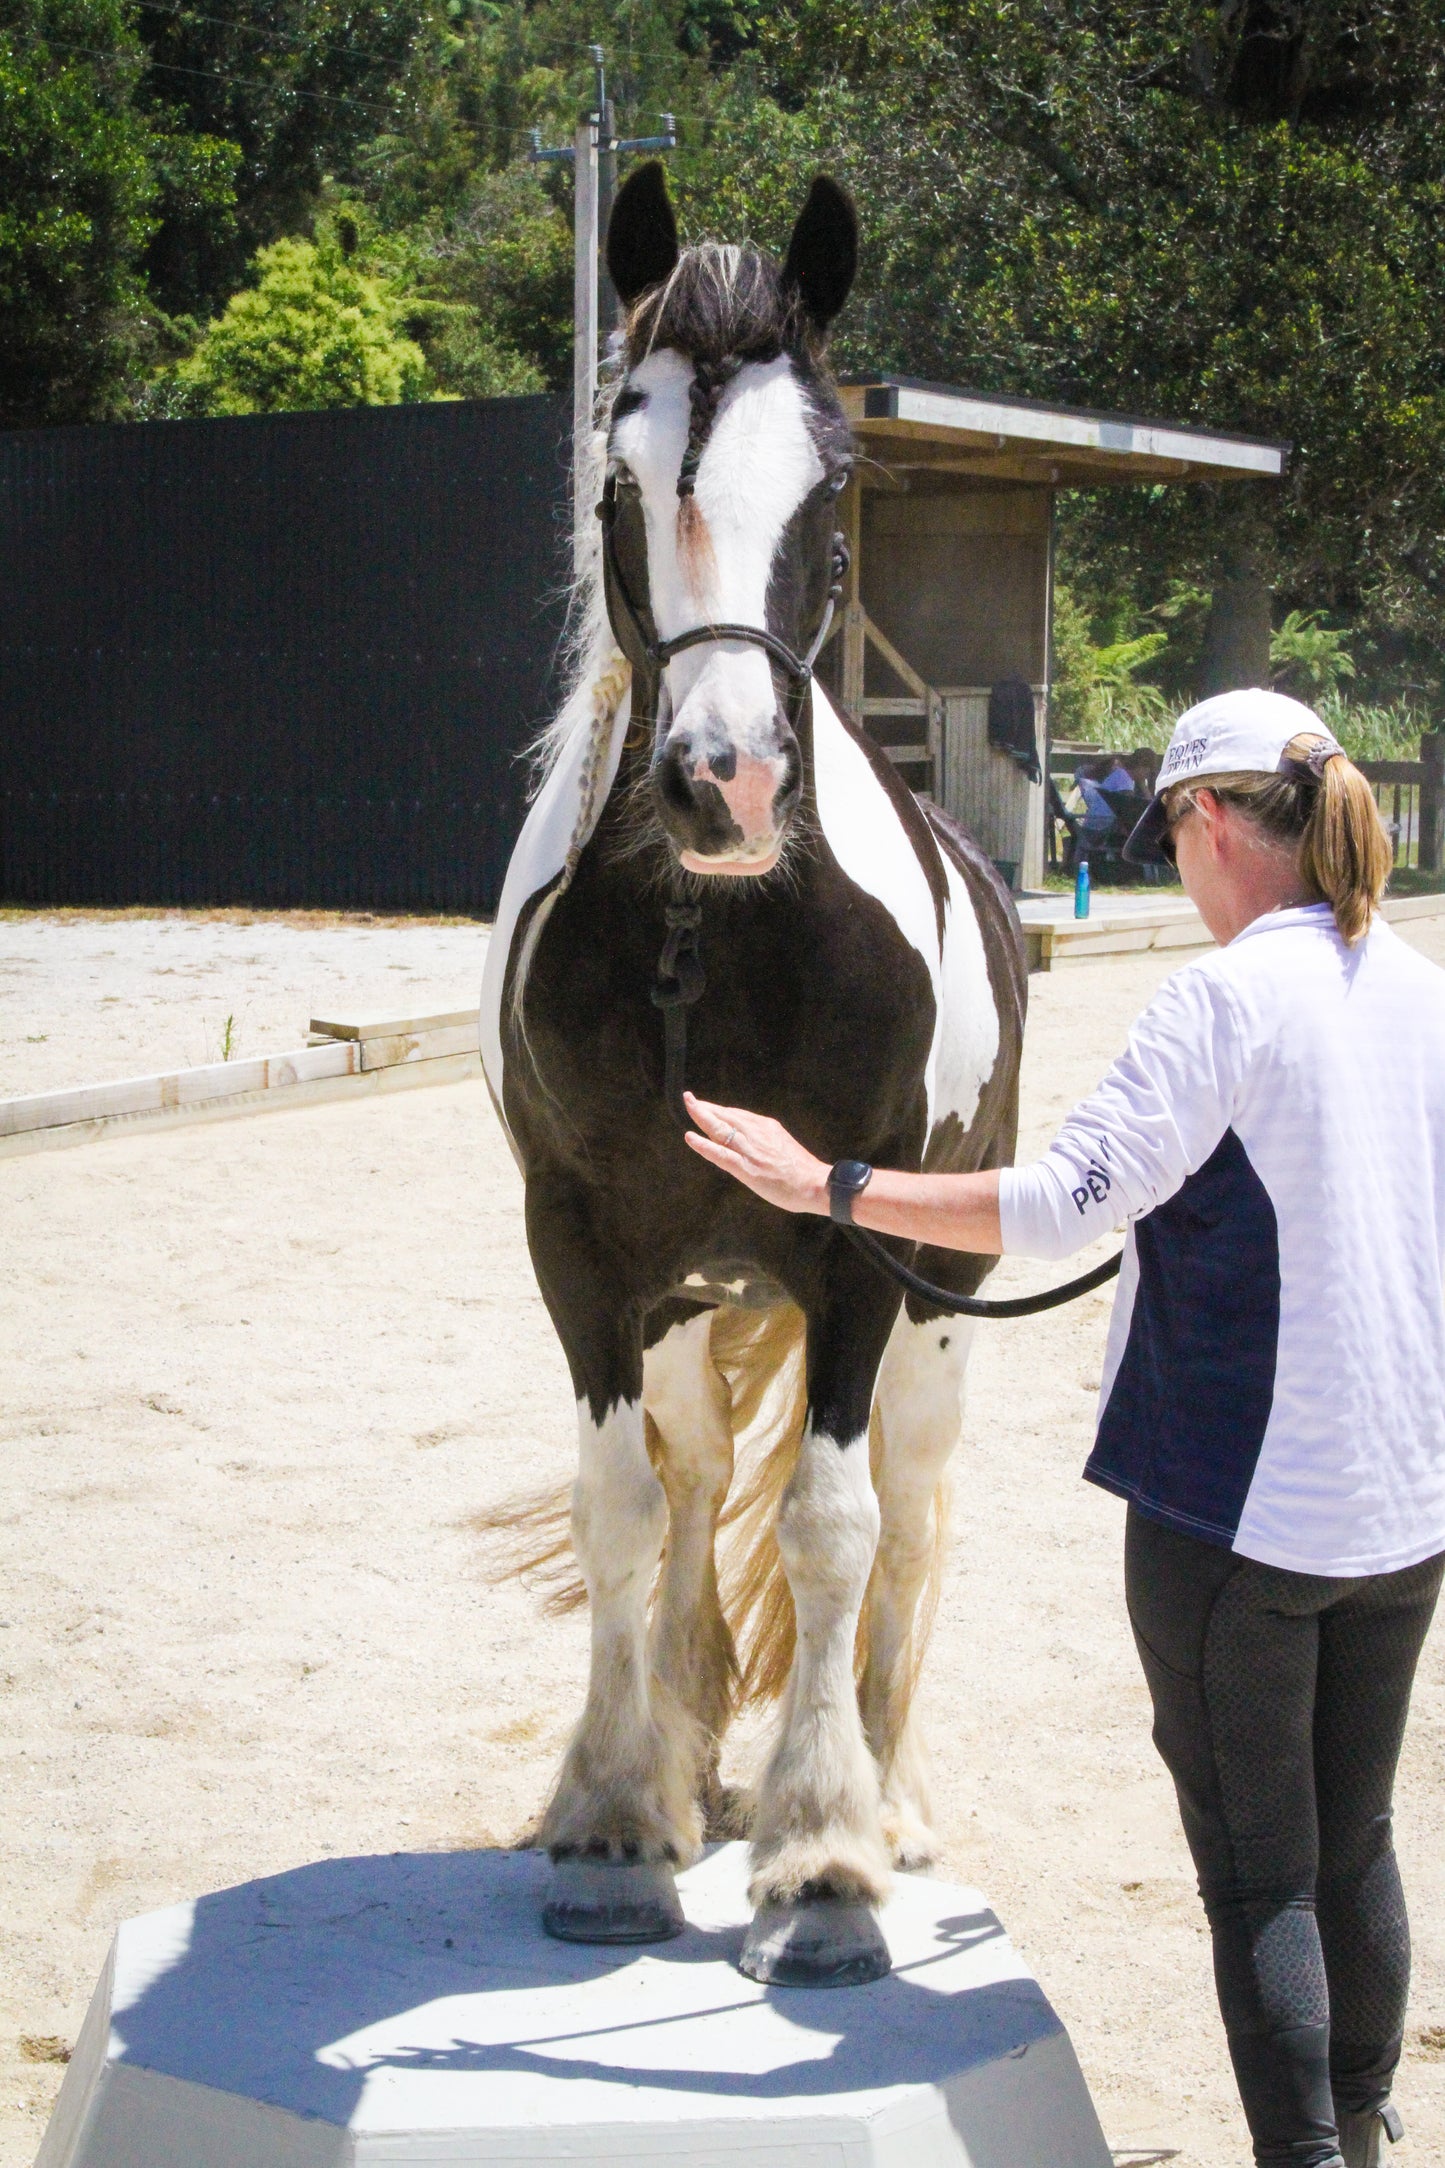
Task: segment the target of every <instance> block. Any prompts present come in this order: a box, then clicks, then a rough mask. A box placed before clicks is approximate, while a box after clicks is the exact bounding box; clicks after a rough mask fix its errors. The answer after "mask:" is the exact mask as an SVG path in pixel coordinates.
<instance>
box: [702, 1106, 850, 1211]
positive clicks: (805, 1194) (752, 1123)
mask: <svg viewBox="0 0 1445 2168" xmlns="http://www.w3.org/2000/svg"><path fill="white" fill-rule="evenodd" d="M683 1098H684V1099H685V1100H686V1101H687V1111H688V1113H689V1114H690V1115H691V1116H692V1118H693V1120H694V1121H695V1122H696V1123H697V1130H692V1129H690V1130H689V1131H688V1132H687V1142H688V1143H689V1144H690V1145H691V1147H692V1149H693V1150H694V1151H695V1152H696V1153H697V1155H698V1158H699V1159H707V1160H711V1162H712V1164H713V1165H714V1166H715V1167H721V1168H722V1171H723V1173H724V1174H731V1175H735V1176H736V1178H737V1180H738V1181H739V1182H742V1183H745V1184H746V1186H747V1187H748V1188H749V1189H751V1190H754V1191H755V1192H756V1193H757V1195H758V1196H759V1197H762V1198H765V1199H766V1201H767V1202H768V1203H769V1204H775V1205H776V1206H777V1207H778V1210H779V1211H780V1212H821V1213H823V1214H824V1215H825V1216H826V1214H827V1211H828V1171H829V1170H828V1168H827V1166H826V1165H825V1163H824V1162H823V1161H822V1160H821V1159H814V1157H813V1155H812V1153H811V1152H809V1151H805V1150H804V1148H803V1146H802V1145H801V1144H799V1142H798V1140H797V1138H796V1137H791V1136H789V1134H788V1132H787V1130H786V1129H784V1127H783V1125H782V1123H781V1122H775V1121H774V1120H773V1118H772V1116H771V1115H769V1114H750V1113H749V1112H748V1110H747V1109H746V1107H715V1106H712V1105H711V1104H710V1103H709V1102H708V1101H707V1100H706V1099H696V1098H694V1097H693V1094H692V1093H691V1092H684V1093H683ZM698 1130H701V1132H702V1134H701V1135H700V1136H699V1135H698Z"/></svg>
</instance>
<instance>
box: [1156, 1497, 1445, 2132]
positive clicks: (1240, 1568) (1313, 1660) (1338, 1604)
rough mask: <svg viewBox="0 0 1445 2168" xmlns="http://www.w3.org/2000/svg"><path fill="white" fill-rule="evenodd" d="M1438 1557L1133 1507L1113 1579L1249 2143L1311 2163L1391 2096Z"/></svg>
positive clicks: (1401, 2013)
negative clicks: (1396, 1564) (1259, 1561)
mask: <svg viewBox="0 0 1445 2168" xmlns="http://www.w3.org/2000/svg"><path fill="white" fill-rule="evenodd" d="M1442 1571H1445V1554H1442V1555H1441V1556H1439V1557H1436V1558H1430V1559H1426V1560H1425V1561H1424V1562H1423V1564H1421V1565H1418V1566H1407V1567H1405V1568H1404V1569H1403V1571H1401V1572H1399V1573H1382V1574H1375V1575H1372V1576H1371V1577H1370V1578H1368V1579H1365V1580H1356V1581H1339V1580H1327V1579H1324V1578H1322V1577H1317V1576H1316V1575H1313V1574H1305V1573H1286V1572H1284V1571H1282V1570H1281V1569H1280V1568H1278V1567H1275V1566H1260V1565H1256V1564H1255V1563H1254V1561H1253V1560H1252V1559H1247V1558H1238V1557H1236V1556H1235V1554H1234V1553H1233V1552H1232V1551H1226V1550H1221V1549H1220V1548H1218V1546H1216V1545H1214V1544H1211V1543H1200V1542H1198V1541H1197V1540H1196V1539H1195V1538H1194V1537H1192V1536H1182V1535H1179V1534H1176V1532H1175V1531H1174V1530H1173V1529H1171V1528H1164V1527H1161V1526H1160V1525H1159V1523H1158V1522H1156V1521H1151V1520H1148V1519H1146V1518H1145V1517H1144V1515H1143V1514H1141V1513H1137V1512H1134V1511H1133V1510H1131V1511H1130V1514H1129V1525H1128V1532H1127V1535H1126V1538H1125V1585H1126V1587H1127V1590H1128V1599H1129V1617H1130V1620H1131V1622H1132V1624H1133V1627H1134V1638H1135V1641H1136V1642H1137V1643H1138V1647H1139V1654H1140V1657H1141V1658H1142V1660H1143V1664H1144V1671H1145V1675H1146V1677H1147V1678H1148V1681H1149V1691H1150V1694H1151V1695H1152V1696H1153V1700H1154V1743H1155V1745H1156V1746H1157V1747H1158V1749H1159V1752H1160V1753H1161V1754H1162V1755H1163V1757H1164V1760H1165V1763H1166V1765H1167V1766H1168V1769H1169V1773H1170V1775H1171V1776H1172V1777H1173V1779H1174V1783H1175V1787H1176V1789H1177V1791H1178V1794H1179V1811H1180V1814H1181V1815H1182V1817H1183V1821H1184V1834H1185V1836H1186V1837H1187V1838H1188V1840H1189V1849H1190V1851H1191V1852H1192V1853H1193V1855H1194V1864H1195V1866H1196V1867H1197V1868H1198V1870H1199V1890H1200V1895H1201V1896H1202V1897H1203V1899H1204V1908H1205V1911H1206V1912H1207V1913H1208V1915H1209V1925H1210V1929H1211V1931H1212V1933H1213V1937H1214V1977H1215V1984H1216V1986H1217V1988H1218V1991H1219V2007H1220V2010H1221V2011H1222V2013H1223V2016H1224V2028H1225V2031H1226V2033H1227V2034H1228V2036H1229V2052H1230V2055H1231V2056H1232V2058H1233V2061H1234V2072H1235V2077H1236V2079H1237V2080H1238V2083H1239V2091H1240V2097H1241V2099H1242V2100H1243V2102H1244V2112H1245V2115H1246V2117H1247V2119H1248V2122H1249V2129H1250V2135H1251V2137H1252V2138H1253V2140H1254V2157H1255V2160H1256V2161H1257V2162H1259V2163H1261V2164H1266V2163H1267V2164H1268V2168H1322V2164H1323V2163H1325V2162H1329V2161H1333V2160H1334V2158H1335V2155H1336V2151H1337V2138H1336V2125H1335V2111H1336V2108H1338V2109H1340V2110H1342V2111H1344V2110H1349V2111H1351V2112H1355V2113H1363V2112H1366V2111H1368V2110H1370V2109H1373V2108H1377V2107H1380V2106H1382V2105H1383V2104H1384V2102H1385V2101H1386V2100H1387V2099H1388V2097H1389V2092H1390V2083H1391V2080H1392V2078H1393V2077H1394V2074H1395V2066H1396V2064H1397V2063H1398V2061H1399V2059H1400V2043H1401V2037H1402V2034H1403V2029H1404V2022H1405V1996H1406V1991H1407V1989H1408V1986H1409V1980H1410V1929H1409V1923H1408V1921H1407V1920H1406V1917H1405V1900H1404V1895H1403V1893H1402V1891H1401V1888H1400V1875H1399V1870H1398V1868H1397V1867H1396V1864H1395V1850H1394V1844H1393V1842H1392V1839H1391V1834H1390V1799H1391V1794H1392V1792H1393V1790H1394V1783H1395V1764H1396V1762H1397V1760H1398V1759H1399V1754H1400V1742H1401V1740H1402V1738H1403V1737H1404V1731H1405V1716H1406V1712H1407V1710H1408V1708H1409V1704H1410V1687H1411V1683H1412V1681H1413V1679H1414V1676H1415V1666H1416V1663H1417V1662H1418V1660H1419V1656H1420V1649H1421V1646H1422V1644H1423V1642H1424V1639H1425V1634H1426V1631H1427V1629H1428V1627H1429V1624H1430V1618H1431V1614H1432V1612H1433V1611H1434V1609H1435V1598H1436V1596H1437V1594H1438V1593H1439V1589H1440V1580H1441V1574H1442Z"/></svg>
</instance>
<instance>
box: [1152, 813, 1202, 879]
mask: <svg viewBox="0 0 1445 2168" xmlns="http://www.w3.org/2000/svg"><path fill="white" fill-rule="evenodd" d="M1193 811H1194V800H1193V799H1192V798H1189V799H1186V800H1185V802H1184V804H1183V805H1182V806H1181V807H1180V808H1179V811H1178V812H1177V813H1176V814H1175V815H1174V818H1173V819H1172V820H1171V821H1170V822H1169V824H1168V826H1167V827H1166V828H1165V830H1164V833H1163V835H1162V836H1161V837H1160V838H1159V856H1160V857H1161V858H1162V859H1163V860H1164V861H1165V863H1166V864H1167V865H1171V866H1173V867H1174V868H1175V869H1176V871H1177V870H1178V866H1179V853H1178V850H1177V849H1176V848H1175V843H1174V835H1175V830H1176V829H1177V828H1178V827H1179V825H1180V823H1181V821H1183V820H1184V819H1186V818H1187V816H1188V815H1189V814H1191V813H1192V812H1193Z"/></svg>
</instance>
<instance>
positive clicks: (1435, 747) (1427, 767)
mask: <svg viewBox="0 0 1445 2168" xmlns="http://www.w3.org/2000/svg"><path fill="white" fill-rule="evenodd" d="M1420 766H1421V769H1422V771H1423V772H1422V774H1421V777H1420V845H1419V854H1418V855H1419V864H1420V871H1421V872H1422V873H1438V872H1439V871H1440V870H1441V865H1442V862H1445V732H1442V731H1438V730H1430V731H1426V732H1425V734H1424V735H1423V736H1422V738H1421V740H1420Z"/></svg>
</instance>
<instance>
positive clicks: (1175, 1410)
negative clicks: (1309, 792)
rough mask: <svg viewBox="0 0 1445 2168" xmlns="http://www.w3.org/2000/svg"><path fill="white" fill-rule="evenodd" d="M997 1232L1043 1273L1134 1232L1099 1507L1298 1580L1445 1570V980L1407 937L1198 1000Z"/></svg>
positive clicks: (1269, 938)
mask: <svg viewBox="0 0 1445 2168" xmlns="http://www.w3.org/2000/svg"><path fill="white" fill-rule="evenodd" d="M999 1207H1000V1215H1001V1218H1002V1224H1003V1246H1004V1250H1005V1251H1006V1252H1007V1253H1010V1254H1013V1253H1018V1254H1022V1255H1024V1256H1033V1257H1047V1258H1061V1257H1067V1256H1069V1255H1071V1254H1072V1253H1073V1252H1074V1251H1075V1250H1077V1249H1081V1248H1082V1247H1083V1246H1084V1244H1085V1243H1087V1242H1089V1241H1091V1240H1092V1239H1093V1238H1094V1237H1095V1236H1097V1235H1100V1234H1104V1233H1106V1232H1107V1231H1108V1230H1109V1229H1110V1228H1113V1227H1117V1226H1119V1225H1121V1224H1123V1223H1125V1222H1127V1223H1128V1230H1129V1232H1128V1239H1127V1242H1126V1248H1125V1257H1124V1265H1123V1270H1122V1271H1121V1273H1120V1276H1119V1289H1118V1294H1117V1297H1116V1299H1115V1304H1114V1314H1113V1320H1112V1323H1111V1326H1110V1332H1109V1344H1108V1352H1107V1357H1106V1360H1105V1366H1104V1377H1103V1384H1102V1390H1101V1393H1100V1398H1099V1425H1098V1435H1097V1438H1096V1440H1095V1445H1094V1451H1093V1454H1092V1456H1091V1458H1090V1461H1089V1465H1088V1468H1087V1469H1086V1471H1085V1472H1086V1474H1087V1475H1088V1476H1089V1478H1090V1479H1091V1480H1092V1481H1094V1482H1096V1483H1100V1484H1103V1485H1104V1486H1105V1487H1106V1488H1107V1489H1110V1490H1113V1491H1116V1492H1118V1493H1119V1494H1120V1495H1121V1496H1123V1497H1126V1498H1128V1499H1130V1500H1131V1501H1132V1502H1133V1503H1134V1505H1135V1506H1136V1507H1137V1508H1138V1509H1139V1510H1140V1511H1141V1512H1144V1513H1146V1514H1148V1515H1149V1516H1151V1517H1152V1518H1154V1519H1156V1520H1161V1521H1164V1522H1167V1523H1168V1524H1170V1525H1171V1526H1173V1527H1176V1528H1179V1529H1180V1530H1182V1531H1183V1532H1185V1533H1186V1534H1190V1535H1195V1536H1199V1537H1202V1538H1204V1539H1205V1540H1207V1541H1210V1542H1214V1543H1220V1544H1225V1545H1228V1546H1229V1547H1231V1548H1232V1549H1233V1550H1235V1551H1237V1552H1238V1553H1240V1554H1241V1555H1242V1556H1243V1557H1246V1558H1254V1559H1259V1560H1261V1561H1262V1562H1263V1563H1265V1564H1267V1565H1273V1566H1283V1567H1286V1568H1289V1569H1290V1570H1292V1571H1294V1572H1299V1573H1312V1574H1325V1575H1333V1576H1352V1575H1357V1574H1372V1573H1389V1572H1393V1571H1394V1570H1396V1569H1397V1568H1399V1567H1403V1566H1409V1565H1413V1564H1415V1563H1416V1562H1417V1561H1418V1560H1420V1559H1422V1558H1428V1557H1431V1556H1433V1554H1434V1553H1435V1552H1437V1551H1440V1550H1445V1302H1442V1277H1445V972H1441V971H1440V970H1438V969H1437V968H1436V966H1435V965H1433V964H1431V963H1428V962H1427V961H1426V960H1425V959H1424V958H1423V957H1421V956H1420V955H1418V954H1417V953H1416V952H1415V951H1414V950H1413V949H1411V948H1409V947H1407V945H1406V944H1405V943H1404V942H1403V941H1401V940H1399V939H1398V938H1397V937H1396V935H1395V934H1393V933H1392V932H1391V930H1390V928H1389V927H1388V925H1386V924H1385V923H1384V921H1383V920H1380V919H1376V921H1375V923H1374V926H1373V928H1372V929H1371V931H1370V933H1369V934H1368V935H1367V936H1366V938H1365V939H1364V940H1363V941H1362V942H1360V943H1359V944H1358V945H1357V946H1356V947H1355V948H1353V949H1351V948H1348V947H1347V946H1346V944H1345V943H1344V942H1343V941H1342V940H1341V938H1340V936H1339V934H1338V932H1337V930H1336V928H1335V924H1334V919H1333V915H1332V914H1331V912H1330V910H1329V908H1328V906H1327V905H1324V904H1316V905H1309V906H1306V907H1304V908H1301V909H1296V910H1288V911H1275V912H1270V913H1267V914H1266V915H1265V916H1264V917H1262V918H1259V919H1256V920H1255V922H1254V924H1253V925H1251V926H1249V927H1247V928H1246V929H1245V931H1244V932H1243V933H1241V934H1239V935H1238V936H1237V937H1236V938H1235V939H1234V940H1233V941H1231V942H1230V944H1229V946H1228V947H1227V948H1224V949H1220V950H1217V951H1215V952H1213V953H1211V954H1210V955H1207V956H1203V957H1201V958H1199V959H1198V960H1197V961H1196V962H1194V963H1191V964H1188V965H1186V966H1185V967H1184V968H1183V969H1182V970H1180V971H1178V972H1176V973H1175V974H1174V976H1173V977H1172V978H1170V979H1169V980H1168V981H1167V982H1166V983H1165V985H1164V986H1163V987H1162V988H1161V989H1160V992H1159V993H1158V995H1157V996H1156V997H1155V999H1154V1000H1153V1001H1152V1002H1151V1003H1150V1005H1149V1007H1148V1008H1147V1009H1146V1010H1145V1012H1144V1014H1143V1015H1142V1016H1141V1017H1140V1019H1139V1021H1138V1023H1137V1024H1136V1026H1135V1028H1134V1031H1133V1033H1132V1035H1131V1036H1130V1039H1129V1043H1128V1046H1127V1047H1126V1049H1125V1052H1124V1053H1123V1055H1122V1056H1121V1058H1120V1059H1119V1060H1118V1061H1117V1062H1116V1063H1115V1064H1114V1066H1113V1068H1112V1069H1111V1070H1110V1071H1109V1073H1108V1075H1107V1076H1106V1077H1105V1078H1104V1080H1103V1082H1102V1083H1101V1084H1100V1086H1099V1088H1098V1090H1097V1091H1095V1092H1094V1093H1092V1094H1091V1096H1090V1097H1089V1098H1088V1099H1086V1100H1085V1101H1084V1102H1083V1103H1082V1104H1081V1105H1080V1106H1078V1107H1076V1108H1075V1110H1074V1112H1073V1113H1072V1114H1071V1115H1070V1116H1069V1118H1068V1120H1067V1121H1066V1122H1065V1124H1064V1126H1063V1128H1062V1130H1061V1131H1060V1132H1059V1135H1058V1137H1057V1138H1056V1139H1055V1141H1054V1143H1053V1144H1052V1145H1051V1147H1050V1148H1049V1150H1048V1151H1047V1152H1046V1153H1045V1154H1044V1156H1043V1157H1042V1158H1041V1159H1038V1160H1035V1161H1034V1162H1033V1163H1032V1164H1031V1165H1029V1166H1024V1167H1019V1168H1014V1169H1009V1170H1006V1171H1005V1172H1004V1174H1003V1175H1002V1177H1001V1180H1000V1194H999Z"/></svg>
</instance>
